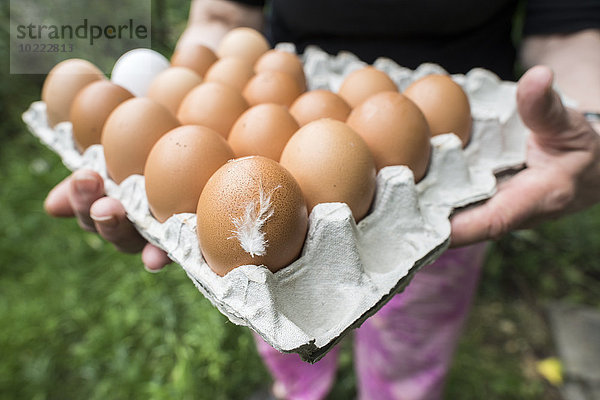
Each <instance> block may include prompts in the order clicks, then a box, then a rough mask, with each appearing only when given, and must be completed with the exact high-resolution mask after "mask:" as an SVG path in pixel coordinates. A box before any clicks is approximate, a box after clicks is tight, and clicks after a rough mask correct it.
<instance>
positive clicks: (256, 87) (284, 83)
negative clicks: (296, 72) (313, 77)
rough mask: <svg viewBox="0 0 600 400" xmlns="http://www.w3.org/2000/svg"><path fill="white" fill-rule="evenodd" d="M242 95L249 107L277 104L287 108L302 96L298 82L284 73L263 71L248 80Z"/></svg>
mask: <svg viewBox="0 0 600 400" xmlns="http://www.w3.org/2000/svg"><path fill="white" fill-rule="evenodd" d="M243 94H244V97H245V98H246V100H247V101H248V104H250V105H251V106H255V105H257V104H261V103H277V104H281V105H284V106H286V107H289V106H291V105H292V103H293V102H294V100H296V98H297V97H298V96H300V94H302V89H301V88H300V86H298V82H296V80H295V79H294V78H293V77H292V76H291V75H289V74H286V73H285V72H280V71H263V72H260V73H258V74H256V75H254V77H253V78H252V79H250V81H249V82H248V84H247V85H246V87H245V88H244V92H243Z"/></svg>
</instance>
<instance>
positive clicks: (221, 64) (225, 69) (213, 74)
mask: <svg viewBox="0 0 600 400" xmlns="http://www.w3.org/2000/svg"><path fill="white" fill-rule="evenodd" d="M253 76H254V68H252V64H250V63H249V62H248V61H246V60H245V59H243V58H237V57H225V58H221V59H220V60H219V61H217V62H216V63H214V64H213V65H212V66H211V67H210V68H209V69H208V71H207V72H206V76H205V78H204V80H205V81H206V82H219V83H223V84H225V85H230V86H233V87H234V88H235V89H237V90H239V91H240V92H241V91H242V90H244V87H245V86H246V83H248V81H249V80H250V78H252V77H253Z"/></svg>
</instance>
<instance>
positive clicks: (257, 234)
mask: <svg viewBox="0 0 600 400" xmlns="http://www.w3.org/2000/svg"><path fill="white" fill-rule="evenodd" d="M280 187H281V186H277V187H275V188H274V189H273V190H271V192H269V193H268V194H267V193H265V191H264V189H263V186H262V182H261V183H260V184H259V198H258V204H256V203H257V202H256V201H251V202H249V203H248V204H246V209H245V211H244V214H243V215H242V216H240V217H232V219H231V222H232V223H233V225H234V226H235V228H236V229H234V230H232V231H231V232H232V233H233V236H230V237H229V238H228V239H238V240H239V242H240V246H242V248H243V249H244V251H246V252H247V253H248V254H250V256H251V257H254V256H264V255H265V254H266V252H267V247H268V245H269V243H268V240H267V239H265V233H264V232H263V231H262V227H263V226H264V224H265V222H267V220H268V219H269V218H271V216H272V215H273V212H274V210H273V205H272V204H271V195H272V194H273V192H275V190H277V189H279V188H280Z"/></svg>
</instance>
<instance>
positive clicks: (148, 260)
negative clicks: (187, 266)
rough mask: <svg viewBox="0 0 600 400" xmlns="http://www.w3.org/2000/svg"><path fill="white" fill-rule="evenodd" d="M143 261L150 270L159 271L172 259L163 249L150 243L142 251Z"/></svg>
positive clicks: (147, 269)
mask: <svg viewBox="0 0 600 400" xmlns="http://www.w3.org/2000/svg"><path fill="white" fill-rule="evenodd" d="M142 262H143V263H144V267H145V268H146V271H148V272H153V273H155V272H158V271H160V270H161V269H163V268H164V267H165V266H166V265H168V264H170V263H171V262H172V261H171V259H170V258H169V257H168V256H167V253H165V252H164V251H163V250H161V249H159V248H158V247H156V246H154V245H152V244H150V243H148V244H147V245H146V247H144V250H143V251H142Z"/></svg>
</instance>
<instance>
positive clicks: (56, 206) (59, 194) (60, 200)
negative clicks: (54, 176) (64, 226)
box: [44, 176, 75, 217]
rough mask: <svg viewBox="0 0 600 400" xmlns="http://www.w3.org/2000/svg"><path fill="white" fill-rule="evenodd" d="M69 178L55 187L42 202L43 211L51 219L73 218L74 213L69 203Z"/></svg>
mask: <svg viewBox="0 0 600 400" xmlns="http://www.w3.org/2000/svg"><path fill="white" fill-rule="evenodd" d="M70 180H71V176H68V177H66V178H65V179H63V181H62V182H60V183H59V184H58V185H56V186H55V187H54V188H53V189H52V190H51V191H50V193H48V196H46V200H44V210H46V213H48V215H51V216H53V217H73V216H74V215H75V213H74V212H73V208H72V207H71V203H70V202H69V181H70Z"/></svg>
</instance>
